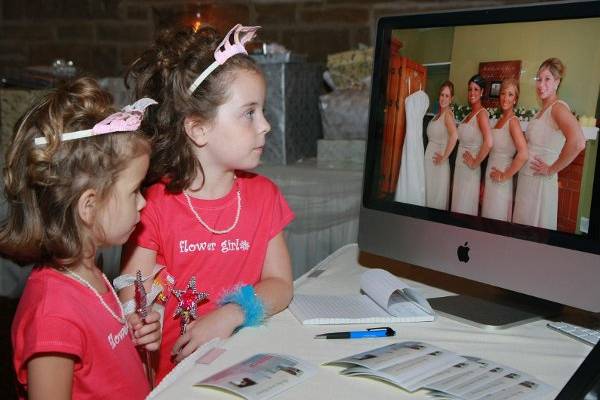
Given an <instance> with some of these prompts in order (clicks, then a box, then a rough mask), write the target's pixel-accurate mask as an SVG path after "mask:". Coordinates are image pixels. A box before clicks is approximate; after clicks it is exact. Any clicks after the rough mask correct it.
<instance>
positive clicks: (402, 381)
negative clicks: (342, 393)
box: [343, 351, 461, 392]
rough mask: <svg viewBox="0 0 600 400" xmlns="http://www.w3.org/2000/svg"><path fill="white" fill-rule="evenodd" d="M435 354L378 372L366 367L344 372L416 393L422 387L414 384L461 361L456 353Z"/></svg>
mask: <svg viewBox="0 0 600 400" xmlns="http://www.w3.org/2000/svg"><path fill="white" fill-rule="evenodd" d="M435 353H437V354H435V355H434V354H425V355H422V356H419V357H417V358H413V359H410V360H406V361H404V362H402V363H398V364H394V365H392V366H390V367H387V368H383V369H380V370H377V371H375V370H372V369H369V368H365V367H351V368H347V369H346V370H344V371H343V374H344V375H348V376H359V375H363V376H370V377H375V378H378V379H383V380H385V381H387V382H391V383H393V384H395V385H397V386H400V387H401V388H403V389H406V390H408V391H409V392H414V391H415V390H418V389H420V388H421V386H419V385H415V384H414V383H415V382H416V381H418V380H420V379H422V378H423V377H427V376H430V375H431V374H436V373H438V372H439V371H441V370H444V369H447V368H448V365H451V364H454V363H456V362H457V360H460V359H461V357H460V356H459V355H456V354H454V353H449V352H442V351H436V352H435Z"/></svg>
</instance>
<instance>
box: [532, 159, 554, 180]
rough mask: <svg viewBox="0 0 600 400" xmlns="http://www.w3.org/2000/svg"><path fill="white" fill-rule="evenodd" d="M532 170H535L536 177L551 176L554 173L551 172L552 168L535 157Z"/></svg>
mask: <svg viewBox="0 0 600 400" xmlns="http://www.w3.org/2000/svg"><path fill="white" fill-rule="evenodd" d="M531 169H532V170H533V174H534V175H542V176H550V175H552V172H551V171H550V166H549V165H548V164H546V163H545V162H544V160H542V159H541V158H539V157H535V158H534V159H533V161H532V162H531Z"/></svg>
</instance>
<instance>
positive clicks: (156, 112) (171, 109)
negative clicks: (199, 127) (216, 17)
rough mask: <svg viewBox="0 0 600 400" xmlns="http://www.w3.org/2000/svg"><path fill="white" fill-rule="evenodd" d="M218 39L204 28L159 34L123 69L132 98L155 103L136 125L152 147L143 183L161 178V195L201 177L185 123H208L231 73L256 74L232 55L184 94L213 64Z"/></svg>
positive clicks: (252, 65)
mask: <svg viewBox="0 0 600 400" xmlns="http://www.w3.org/2000/svg"><path fill="white" fill-rule="evenodd" d="M221 40H222V37H221V36H220V35H219V34H218V32H217V31H216V30H215V29H214V28H212V27H210V26H204V27H202V28H200V29H199V30H197V31H195V32H194V31H193V30H192V29H190V28H189V27H175V28H171V29H166V30H162V31H161V32H159V34H158V36H157V38H156V40H155V43H154V45H153V46H152V47H151V48H150V49H148V50H146V51H145V52H144V53H143V54H142V55H141V56H140V57H139V58H138V59H137V60H135V61H134V62H133V63H132V65H131V66H130V67H129V69H128V71H127V74H126V78H125V79H126V81H128V79H129V77H131V78H132V79H133V83H134V88H135V95H136V97H138V98H140V97H151V98H153V99H155V100H156V101H158V103H159V105H158V106H157V107H153V108H152V109H150V110H149V111H148V112H147V113H146V115H145V117H144V121H143V123H142V130H143V131H144V133H146V134H147V135H148V136H149V138H150V139H151V142H152V155H151V157H150V169H149V171H148V175H147V179H146V183H148V184H151V183H153V182H156V181H158V180H161V179H163V178H166V179H165V181H166V187H167V190H168V191H170V192H172V193H179V192H181V191H182V190H183V189H185V188H187V187H189V186H190V185H191V183H192V181H193V180H194V178H195V177H196V175H197V173H198V172H199V173H200V174H202V175H204V171H203V168H202V165H201V164H200V162H199V161H198V159H197V157H196V156H195V155H194V150H193V149H194V146H195V145H194V143H193V142H192V141H191V140H190V139H189V138H188V136H187V135H186V133H185V129H184V120H185V118H187V117H193V118H194V119H196V120H198V121H200V122H210V121H212V120H214V118H215V116H216V113H217V108H218V107H219V106H220V105H222V104H224V103H225V102H226V101H227V99H228V96H229V90H228V89H229V85H230V83H231V81H232V80H233V78H234V72H235V71H238V70H240V69H241V70H249V71H254V72H256V73H259V74H262V72H261V70H260V68H259V67H258V65H257V64H256V63H255V62H254V60H253V59H252V58H250V57H249V56H247V55H245V54H237V55H235V56H233V57H231V58H230V59H228V60H227V62H226V63H224V64H223V65H220V66H219V67H217V68H216V69H215V70H214V71H213V72H212V73H211V74H210V75H208V77H207V78H206V79H205V80H204V81H203V82H202V83H201V84H200V86H199V87H198V88H196V90H195V91H194V92H193V93H192V94H189V93H188V88H189V87H190V85H191V84H192V82H194V80H195V79H196V78H197V77H198V76H199V75H200V74H201V73H202V71H204V70H205V69H206V68H207V67H208V66H209V65H210V64H212V63H213V62H214V61H215V59H214V51H215V49H216V48H217V46H218V45H219V43H220V42H221Z"/></svg>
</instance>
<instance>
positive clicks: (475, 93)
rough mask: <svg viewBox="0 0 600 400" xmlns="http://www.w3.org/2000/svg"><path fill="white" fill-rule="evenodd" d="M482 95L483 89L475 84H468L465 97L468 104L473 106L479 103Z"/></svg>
mask: <svg viewBox="0 0 600 400" xmlns="http://www.w3.org/2000/svg"><path fill="white" fill-rule="evenodd" d="M482 95H483V89H482V88H481V87H480V86H479V85H478V84H476V83H475V82H470V83H469V87H468V93H467V97H468V99H469V104H471V105H473V104H476V103H479V102H480V101H481V96H482Z"/></svg>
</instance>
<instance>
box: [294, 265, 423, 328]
mask: <svg viewBox="0 0 600 400" xmlns="http://www.w3.org/2000/svg"><path fill="white" fill-rule="evenodd" d="M360 288H361V290H362V291H363V292H364V293H365V294H364V295H363V294H352V295H342V296H330V295H304V294H296V295H294V299H293V300H292V303H291V304H290V307H289V308H290V311H291V312H292V314H294V316H295V317H296V318H297V319H298V320H299V321H300V322H302V323H303V324H305V325H311V324H312V325H325V324H373V323H387V322H389V323H393V322H423V321H433V320H434V319H435V312H434V311H433V309H432V308H431V306H430V305H429V303H428V302H427V299H425V298H424V297H423V296H422V295H421V294H420V293H419V291H418V290H417V289H414V288H411V287H409V286H408V285H406V284H405V283H404V282H402V281H401V280H400V279H398V278H397V277H395V276H394V275H392V274H390V273H389V272H387V271H384V270H382V269H370V270H368V271H365V272H364V273H363V274H362V275H361V277H360Z"/></svg>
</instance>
